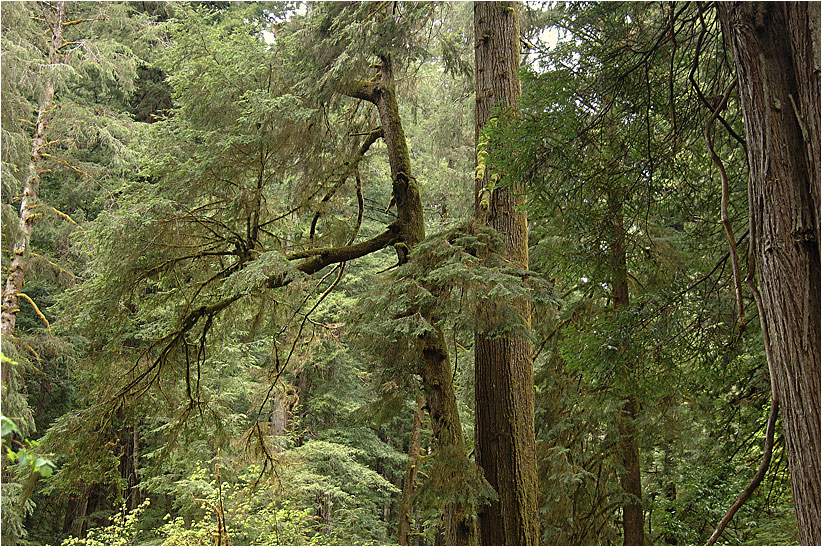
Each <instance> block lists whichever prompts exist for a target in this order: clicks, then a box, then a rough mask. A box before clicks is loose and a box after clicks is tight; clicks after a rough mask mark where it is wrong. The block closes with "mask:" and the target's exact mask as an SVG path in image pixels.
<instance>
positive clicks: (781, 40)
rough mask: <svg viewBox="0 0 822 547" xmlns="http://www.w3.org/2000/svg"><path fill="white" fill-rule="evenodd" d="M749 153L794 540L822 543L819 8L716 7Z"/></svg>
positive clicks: (754, 238)
mask: <svg viewBox="0 0 822 547" xmlns="http://www.w3.org/2000/svg"><path fill="white" fill-rule="evenodd" d="M719 16H720V20H721V23H722V32H723V34H724V36H725V42H726V43H727V44H728V45H729V47H730V49H731V51H732V54H733V57H734V60H735V62H736V70H737V78H738V82H739V95H740V98H741V102H742V112H743V115H744V119H745V135H746V141H747V152H748V168H749V170H750V176H749V180H748V207H749V215H750V234H751V252H750V253H749V268H754V267H755V268H756V277H757V280H758V287H757V285H756V284H755V283H754V282H753V279H750V280H749V285H750V286H751V288H752V292H753V294H754V297H755V299H756V300H757V305H758V308H759V315H760V323H761V326H762V337H763V341H764V343H765V352H766V356H767V357H768V361H769V363H768V364H769V366H770V374H771V385H772V386H773V389H774V394H773V397H774V399H775V400H777V401H778V402H779V407H780V411H781V417H782V427H783V429H784V434H785V445H786V448H787V454H788V464H789V466H790V471H791V486H792V490H793V499H794V507H795V510H796V519H797V524H798V526H799V541H800V543H802V544H803V545H819V544H820V543H821V542H822V537H820V452H821V451H822V442H821V441H822V439H820V286H819V283H820V262H819V253H820V243H822V241H820V236H819V221H820V218H819V214H820V210H819V205H820V188H819V187H820V131H819V124H820V90H819V84H820V52H819V48H820V37H819V33H820V8H819V3H805V2H785V3H760V2H751V3H746V2H739V3H720V4H719Z"/></svg>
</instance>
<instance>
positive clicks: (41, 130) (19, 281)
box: [0, 2, 66, 383]
mask: <svg viewBox="0 0 822 547" xmlns="http://www.w3.org/2000/svg"><path fill="white" fill-rule="evenodd" d="M46 9H49V8H46ZM51 9H52V10H53V13H52V14H51V18H50V20H49V26H50V27H51V39H50V41H49V64H50V65H51V67H49V69H48V71H47V74H46V76H45V81H44V82H43V90H42V94H41V95H40V103H39V108H38V112H37V122H36V123H35V125H34V134H33V137H32V141H31V155H30V156H29V165H28V175H27V176H26V180H25V182H24V183H23V196H22V199H21V200H20V216H19V218H18V228H17V232H18V233H17V236H16V238H15V241H14V247H13V252H12V258H11V264H10V265H9V274H8V277H7V278H6V284H5V286H4V287H3V303H2V307H0V333H2V335H3V336H9V337H13V336H14V327H15V323H16V322H17V313H18V312H19V311H20V307H19V306H20V299H19V296H18V295H19V293H20V292H22V291H23V285H24V284H25V276H26V267H27V266H28V248H29V241H30V240H31V231H32V228H33V226H34V223H35V222H36V220H37V218H39V216H40V214H39V212H38V211H37V210H36V209H37V206H38V205H39V204H38V203H37V202H38V193H39V190H40V162H41V161H42V159H43V157H44V156H43V153H44V149H45V148H46V146H47V143H48V139H47V137H46V132H47V131H48V118H49V113H50V111H51V109H52V107H53V105H54V76H53V71H54V69H53V67H54V65H56V64H57V63H58V62H59V61H60V51H59V48H60V46H62V45H63V23H64V22H65V17H66V10H65V3H64V2H55V3H54V5H53V7H52V8H51ZM0 377H1V379H2V381H3V383H6V381H7V380H8V367H7V366H6V365H2V373H0Z"/></svg>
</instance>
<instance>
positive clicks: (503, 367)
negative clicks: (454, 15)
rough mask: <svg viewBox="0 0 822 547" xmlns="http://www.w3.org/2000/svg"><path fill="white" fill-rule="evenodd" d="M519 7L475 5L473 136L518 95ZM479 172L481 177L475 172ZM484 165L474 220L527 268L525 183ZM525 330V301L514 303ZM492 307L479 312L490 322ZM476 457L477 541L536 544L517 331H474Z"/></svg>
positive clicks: (527, 385) (526, 396)
mask: <svg viewBox="0 0 822 547" xmlns="http://www.w3.org/2000/svg"><path fill="white" fill-rule="evenodd" d="M518 10H519V6H518V4H517V3H515V2H475V3H474V38H475V44H474V47H475V78H476V138H477V143H478V162H479V163H480V164H482V162H483V161H484V159H483V154H482V152H483V150H482V145H481V144H480V142H481V141H480V133H481V131H482V129H483V128H484V127H485V125H486V124H487V122H488V121H489V120H490V119H491V116H492V112H493V111H494V108H495V107H499V106H502V107H514V108H516V104H517V102H518V100H519V97H520V94H521V91H520V81H519V75H518V70H519V61H520V56H519V12H518ZM480 172H483V173H484V176H482V177H480V176H479V173H480ZM491 176H492V174H491V169H489V168H488V166H482V165H481V166H480V168H479V169H478V177H477V179H476V185H475V214H476V219H475V222H476V224H477V225H478V226H488V227H491V228H493V229H494V230H496V232H497V233H499V234H500V236H501V237H502V238H503V240H504V246H505V249H504V252H505V258H506V259H508V260H510V261H511V262H512V263H513V264H515V265H516V266H518V267H520V268H523V269H526V268H528V221H527V217H526V214H525V212H524V211H523V210H522V205H523V204H524V203H525V186H524V184H522V183H514V184H511V185H510V186H507V187H504V188H493V187H492V186H493V182H492V178H491ZM514 307H515V309H516V313H518V314H519V315H520V317H521V319H522V322H523V324H524V325H525V326H526V327H529V326H530V322H531V307H530V304H529V303H528V302H527V301H524V300H518V301H517V302H515V303H514ZM494 313H495V312H494V310H492V309H486V310H484V311H480V315H482V316H483V318H484V319H487V320H484V319H483V318H481V319H480V321H481V322H484V323H486V324H493V323H494V319H493V318H492V317H486V316H487V315H493V314H494ZM474 352H475V398H476V455H477V456H476V457H477V463H478V464H479V466H480V467H481V468H482V470H483V472H484V474H485V478H486V479H487V480H488V482H489V483H490V484H491V486H493V487H494V489H495V490H496V492H497V494H498V496H499V499H498V500H497V501H493V502H491V503H490V504H488V505H483V506H482V507H481V508H480V509H479V529H480V542H481V543H482V544H488V545H536V544H538V543H539V512H538V503H537V470H536V450H535V440H534V371H533V361H532V357H531V342H530V340H529V339H528V338H526V337H523V336H503V337H492V338H489V337H486V336H485V333H484V332H482V331H477V332H476V333H475V336H474Z"/></svg>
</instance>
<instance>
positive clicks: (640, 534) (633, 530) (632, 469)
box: [608, 193, 645, 545]
mask: <svg viewBox="0 0 822 547" xmlns="http://www.w3.org/2000/svg"><path fill="white" fill-rule="evenodd" d="M608 201H609V202H610V203H609V211H610V215H611V218H610V221H611V228H612V231H613V234H612V237H613V239H612V241H611V262H612V264H611V267H612V273H611V275H612V276H613V278H612V292H611V303H612V305H613V307H614V311H616V312H617V313H619V311H620V310H622V309H624V308H627V307H628V304H629V303H630V301H629V294H628V257H627V255H626V251H625V221H624V218H623V216H622V205H621V203H620V202H619V198H618V196H616V195H614V194H613V193H610V194H609V195H608ZM626 353H627V352H626ZM627 374H630V367H628V370H627ZM623 381H624V384H625V385H630V378H624V379H623ZM637 410H638V409H637V402H636V398H635V397H634V396H633V395H632V394H626V397H625V402H624V403H623V404H622V407H621V408H620V410H619V415H618V416H617V427H618V429H619V443H618V444H617V447H618V450H619V455H620V458H621V459H622V468H623V471H622V474H621V475H620V477H619V482H620V485H621V486H622V492H623V495H624V496H625V501H624V502H623V503H622V532H623V534H622V536H623V543H624V544H625V545H645V528H644V522H645V514H644V513H643V509H642V477H641V476H640V470H639V444H638V443H637V438H636V429H635V427H634V420H635V419H636V415H637Z"/></svg>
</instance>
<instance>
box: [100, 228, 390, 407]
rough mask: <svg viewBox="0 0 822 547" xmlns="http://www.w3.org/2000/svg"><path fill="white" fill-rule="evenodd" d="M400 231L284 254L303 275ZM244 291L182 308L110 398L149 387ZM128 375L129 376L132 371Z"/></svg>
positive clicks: (281, 276)
mask: <svg viewBox="0 0 822 547" xmlns="http://www.w3.org/2000/svg"><path fill="white" fill-rule="evenodd" d="M399 234H400V229H399V226H398V222H394V223H392V224H391V225H389V226H388V229H387V230H386V231H384V232H382V233H381V234H379V235H376V236H374V237H372V238H370V239H367V240H365V241H362V242H360V243H357V244H355V245H346V246H343V247H325V248H321V249H310V250H307V251H301V252H296V253H292V254H290V255H287V256H286V258H287V259H288V260H300V259H303V260H302V261H301V262H299V264H297V266H296V270H298V271H300V272H302V273H304V274H306V275H311V274H314V273H317V272H319V271H320V270H322V269H323V268H325V267H326V266H330V265H331V264H338V263H340V262H347V261H349V260H354V259H357V258H360V257H363V256H365V255H367V254H371V253H374V252H376V251H379V250H381V249H384V248H385V247H388V246H389V245H392V244H394V243H397V242H399V241H400V235H399ZM294 279H295V278H294V277H293V276H289V275H287V272H279V273H277V274H275V275H272V276H271V277H269V278H268V279H266V280H265V281H264V282H263V283H261V284H260V288H261V289H276V288H279V287H283V286H285V285H287V284H289V283H291V281H293V280H294ZM246 294H247V293H245V292H240V293H236V294H233V295H231V296H228V297H226V298H223V299H221V300H219V301H217V302H215V303H213V304H209V305H203V306H199V307H198V308H195V309H194V310H191V311H187V312H185V313H184V315H183V316H182V317H181V318H180V319H179V320H178V322H177V324H178V325H179V326H178V327H177V328H176V329H174V332H172V333H170V334H168V335H166V336H164V337H163V338H161V339H160V340H157V341H156V342H155V343H154V344H152V346H151V348H152V349H153V348H158V347H159V348H161V349H160V353H159V355H158V356H157V357H156V358H154V359H153V360H152V362H151V364H150V365H149V366H148V367H147V368H146V369H145V370H143V371H142V372H140V373H139V374H136V375H134V376H133V379H132V380H131V381H130V382H129V383H128V384H126V385H125V386H124V387H123V388H121V389H120V390H119V391H118V392H117V394H116V395H115V396H114V397H113V398H112V399H111V400H112V401H116V400H118V399H120V398H122V397H124V396H126V395H137V396H139V395H141V394H142V393H144V392H145V391H146V390H148V388H149V387H151V385H152V384H154V383H155V382H156V381H157V380H158V379H159V374H160V371H161V369H162V367H163V365H164V364H165V363H166V362H167V361H168V358H169V356H170V355H171V353H172V352H173V351H175V350H176V349H177V348H179V347H181V345H183V344H185V339H186V335H187V334H188V333H189V332H190V331H192V329H194V327H195V326H196V325H197V324H198V323H199V322H200V320H201V319H205V322H206V323H207V324H208V325H210V324H211V322H212V321H213V320H214V319H215V318H216V317H217V315H218V314H220V313H221V312H222V311H224V310H225V309H227V308H228V307H229V306H231V305H232V304H233V303H234V302H236V301H237V300H239V299H240V298H242V297H243V296H246ZM138 366H139V363H137V364H135V365H134V367H132V370H131V372H132V373H135V372H136V369H137V368H138ZM127 376H131V374H129V375H127Z"/></svg>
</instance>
